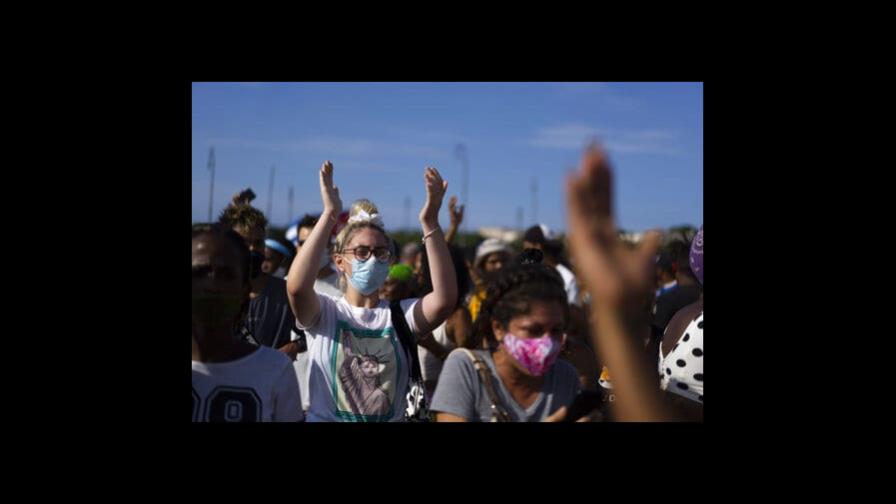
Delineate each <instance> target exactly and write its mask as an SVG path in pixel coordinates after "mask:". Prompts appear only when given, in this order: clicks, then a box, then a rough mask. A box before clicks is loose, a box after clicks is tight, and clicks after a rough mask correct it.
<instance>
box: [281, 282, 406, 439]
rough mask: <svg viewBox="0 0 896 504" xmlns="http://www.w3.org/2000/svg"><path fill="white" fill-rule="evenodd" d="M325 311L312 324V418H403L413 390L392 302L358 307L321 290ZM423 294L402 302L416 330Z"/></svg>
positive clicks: (378, 420)
mask: <svg viewBox="0 0 896 504" xmlns="http://www.w3.org/2000/svg"><path fill="white" fill-rule="evenodd" d="M317 298H318V300H319V301H320V315H319V316H318V319H317V320H316V321H315V322H314V323H312V324H311V325H310V326H308V327H304V326H302V325H300V324H299V323H298V321H297V322H296V326H298V327H299V329H304V330H305V332H306V334H307V335H308V351H307V354H308V364H309V365H308V368H309V369H308V373H309V377H308V380H309V381H308V386H309V390H310V396H311V397H310V399H311V403H310V407H309V409H308V421H309V422H384V421H388V422H401V421H404V412H405V408H406V402H407V401H406V395H407V392H408V374H409V373H408V359H407V357H408V356H407V355H406V354H405V351H404V349H403V348H402V346H401V341H400V340H399V339H398V334H397V333H396V332H395V330H394V329H393V328H392V315H391V310H390V309H389V302H388V301H386V300H384V299H383V300H380V303H379V305H378V306H377V307H376V308H364V307H356V306H351V305H349V304H348V301H346V300H345V298H344V297H343V298H340V299H334V298H332V297H330V296H327V295H326V294H318V295H317ZM417 301H418V298H412V299H405V300H403V301H401V309H402V311H403V312H404V316H405V320H406V321H407V323H408V327H410V329H411V332H412V333H414V334H416V333H417V324H416V323H415V322H414V316H413V309H414V305H415V304H416V302H417Z"/></svg>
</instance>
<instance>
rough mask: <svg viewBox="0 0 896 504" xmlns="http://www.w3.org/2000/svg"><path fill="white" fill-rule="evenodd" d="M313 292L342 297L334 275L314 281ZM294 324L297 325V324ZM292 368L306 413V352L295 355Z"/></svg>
mask: <svg viewBox="0 0 896 504" xmlns="http://www.w3.org/2000/svg"><path fill="white" fill-rule="evenodd" d="M332 279H335V282H336V283H335V288H333V287H332V286H333V285H334V284H333V283H332V282H333V280H332ZM314 292H316V293H318V294H327V295H329V296H331V297H334V298H340V297H342V291H340V290H339V275H337V274H335V273H334V274H332V275H330V276H328V277H326V278H324V279H322V280H315V281H314ZM296 324H297V325H298V322H297V323H296ZM297 339H299V335H298V334H296V332H295V331H293V332H292V334H291V336H290V340H291V341H295V340H297ZM293 367H295V368H296V376H298V378H299V390H301V391H302V411H308V408H309V407H310V406H311V392H310V391H309V390H308V372H309V370H310V367H309V366H308V352H302V353H300V354H297V355H296V360H295V362H293Z"/></svg>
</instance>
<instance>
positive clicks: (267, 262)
mask: <svg viewBox="0 0 896 504" xmlns="http://www.w3.org/2000/svg"><path fill="white" fill-rule="evenodd" d="M318 182H319V185H320V193H321V204H322V210H321V212H320V213H319V214H315V215H306V216H304V217H303V218H302V219H300V220H299V221H298V222H295V223H294V225H293V226H291V227H290V228H288V229H287V230H286V233H285V234H283V235H281V236H275V235H269V234H268V233H269V230H268V225H267V224H268V222H267V219H266V217H265V215H264V214H263V213H262V212H260V211H259V210H258V209H257V208H255V207H253V206H252V205H251V202H252V200H253V199H254V193H252V191H251V190H248V189H247V190H245V191H242V192H240V193H239V194H237V195H236V196H234V198H233V200H232V201H231V203H230V205H229V206H228V207H227V208H226V209H225V210H224V211H223V212H222V213H221V215H220V217H219V219H218V221H217V222H214V223H202V224H194V225H193V230H192V271H193V280H192V299H193V305H192V352H193V354H192V355H193V357H192V382H193V383H192V386H193V391H192V392H193V421H194V422H217V421H224V422H260V421H265V422H267V421H276V422H294V421H309V422H378V421H394V422H402V421H415V422H542V421H544V422H563V421H566V422H571V421H577V422H596V421H702V419H703V358H702V357H703V229H702V227H701V228H700V230H699V231H698V232H697V233H696V235H695V236H693V237H692V238H691V239H687V238H690V237H686V238H685V239H680V238H679V239H675V240H668V239H667V240H666V243H665V244H664V243H663V236H662V234H661V233H659V232H648V233H647V234H646V235H645V236H644V237H643V239H642V240H640V242H639V243H629V242H626V241H623V240H622V239H621V238H620V233H619V232H618V231H617V229H616V224H615V219H614V216H613V213H612V208H613V201H612V198H613V193H612V169H611V166H610V163H609V160H608V157H607V154H606V152H605V151H604V150H603V149H602V148H601V147H599V146H598V145H591V146H589V147H588V148H587V149H586V151H585V152H584V154H583V156H582V161H581V165H580V167H579V170H578V171H577V172H576V173H575V174H573V175H570V177H569V178H568V180H567V182H566V202H567V221H568V230H567V233H566V236H565V237H562V236H560V235H558V234H557V233H555V232H554V231H553V230H552V229H550V228H549V227H548V226H546V225H544V224H535V225H533V226H531V227H530V228H529V229H527V230H526V231H525V233H524V234H523V237H522V241H521V243H520V244H508V243H505V242H503V241H501V240H498V239H494V238H490V239H486V240H482V241H481V242H480V243H478V244H477V245H476V246H475V248H471V249H465V248H463V247H460V246H458V245H457V244H455V243H454V242H455V239H456V234H457V230H458V226H459V225H460V224H461V223H462V222H463V219H464V208H463V206H458V205H457V200H456V198H455V197H452V198H450V199H449V201H448V214H449V218H450V226H449V229H448V231H447V232H443V231H442V228H441V227H440V225H439V211H440V209H441V207H442V203H443V200H444V197H445V195H446V192H447V188H448V183H447V182H446V181H444V180H443V179H442V176H441V174H440V173H439V171H438V170H437V169H435V168H432V167H427V168H425V169H424V173H423V186H424V187H423V189H424V191H425V195H426V200H425V203H424V205H423V207H422V209H421V210H420V214H419V222H420V227H421V231H422V240H421V241H419V242H410V243H398V242H397V241H396V240H395V239H393V238H392V237H390V236H389V234H388V233H387V232H386V225H385V222H386V219H385V216H383V215H380V212H379V209H378V208H377V206H376V204H375V203H374V202H372V201H369V200H367V199H359V200H357V201H354V202H353V203H352V204H351V205H350V206H349V207H348V208H344V206H343V201H342V199H341V197H340V194H339V189H338V188H337V187H336V185H335V183H334V167H333V165H332V163H330V162H329V161H327V162H324V163H323V165H322V166H321V168H320V171H319V174H318Z"/></svg>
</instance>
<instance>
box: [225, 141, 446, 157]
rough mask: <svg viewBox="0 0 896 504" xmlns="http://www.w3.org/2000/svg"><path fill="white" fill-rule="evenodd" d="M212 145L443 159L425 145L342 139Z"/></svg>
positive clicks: (354, 155)
mask: <svg viewBox="0 0 896 504" xmlns="http://www.w3.org/2000/svg"><path fill="white" fill-rule="evenodd" d="M209 143H211V144H214V145H225V146H231V147H243V148H253V149H260V150H266V151H271V152H289V153H297V152H313V153H319V154H321V155H323V156H324V157H326V156H331V157H332V156H337V155H338V156H343V157H364V158H370V157H377V156H405V157H416V158H421V157H422V158H434V157H437V156H441V155H444V154H445V153H444V152H442V150H440V149H436V148H433V147H429V146H426V145H415V144H408V143H396V142H386V141H379V140H370V139H362V138H339V137H323V136H315V137H306V138H302V139H297V140H287V141H269V140H256V139H247V138H215V139H210V140H209Z"/></svg>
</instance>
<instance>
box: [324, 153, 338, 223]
mask: <svg viewBox="0 0 896 504" xmlns="http://www.w3.org/2000/svg"><path fill="white" fill-rule="evenodd" d="M320 199H321V201H323V203H324V212H325V213H329V214H330V215H331V216H333V217H334V218H335V217H336V216H337V215H339V212H341V211H342V200H341V199H339V188H338V187H336V186H334V185H333V163H331V162H330V161H324V164H323V165H321V167H320Z"/></svg>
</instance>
